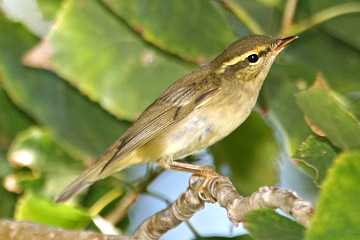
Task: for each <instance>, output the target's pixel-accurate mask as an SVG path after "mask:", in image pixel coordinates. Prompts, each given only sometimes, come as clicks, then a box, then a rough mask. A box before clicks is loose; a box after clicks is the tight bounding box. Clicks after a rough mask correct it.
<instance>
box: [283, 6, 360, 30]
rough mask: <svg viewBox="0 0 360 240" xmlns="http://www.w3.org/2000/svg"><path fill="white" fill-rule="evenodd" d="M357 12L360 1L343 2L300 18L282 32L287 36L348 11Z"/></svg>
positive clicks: (359, 7) (359, 9)
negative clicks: (286, 30)
mask: <svg viewBox="0 0 360 240" xmlns="http://www.w3.org/2000/svg"><path fill="white" fill-rule="evenodd" d="M359 12H360V3H344V4H340V5H336V6H333V7H329V8H327V9H325V10H322V11H320V12H318V13H315V14H314V15H313V16H311V17H309V18H308V19H305V20H302V21H300V22H298V23H297V24H294V25H292V27H291V28H289V30H288V32H287V33H284V34H285V35H288V36H292V35H298V34H300V33H302V32H305V31H306V30H308V29H310V28H312V27H314V26H316V25H319V24H321V23H323V22H326V21H328V20H330V19H333V18H336V17H339V16H342V15H345V14H349V13H359Z"/></svg>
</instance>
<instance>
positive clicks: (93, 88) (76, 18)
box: [48, 0, 195, 120]
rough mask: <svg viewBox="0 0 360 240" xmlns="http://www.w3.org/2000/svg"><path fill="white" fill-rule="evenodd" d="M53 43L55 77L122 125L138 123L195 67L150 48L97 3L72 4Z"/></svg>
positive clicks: (66, 8)
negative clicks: (170, 87) (155, 101)
mask: <svg viewBox="0 0 360 240" xmlns="http://www.w3.org/2000/svg"><path fill="white" fill-rule="evenodd" d="M48 40H49V44H50V48H51V49H52V50H51V51H52V52H53V55H52V57H51V64H52V65H53V68H54V70H55V72H56V73H58V74H59V75H61V76H63V77H64V78H66V79H67V80H70V81H71V83H72V84H73V85H74V86H76V87H77V88H78V89H79V90H80V91H81V92H83V93H84V94H85V95H87V96H89V98H90V99H92V100H93V101H96V102H99V103H100V105H101V106H102V107H103V108H104V109H106V110H108V111H109V112H111V113H112V114H114V115H116V116H117V117H119V118H121V119H127V120H134V119H135V118H136V117H137V116H138V115H139V114H140V113H141V112H142V111H143V110H144V109H145V108H146V107H147V106H148V105H149V104H151V102H152V101H154V100H155V99H156V98H157V97H158V96H159V95H160V94H161V92H162V91H164V90H165V89H166V87H168V86H169V85H170V84H171V83H172V82H174V81H175V80H177V78H179V77H181V76H183V75H185V74H186V73H188V72H190V71H191V70H193V69H194V67H195V66H194V65H190V64H186V63H185V62H184V61H182V60H181V59H179V58H176V57H174V56H170V55H168V54H166V53H164V52H162V51H159V50H158V49H156V48H154V47H153V46H151V45H149V44H147V43H145V42H144V41H143V40H142V39H141V38H140V37H139V36H138V35H137V34H136V33H134V32H133V31H132V30H131V29H129V27H128V26H127V25H126V24H125V23H124V22H122V21H119V19H118V18H116V17H115V16H111V15H110V14H109V11H107V10H106V9H104V7H103V6H102V5H101V4H100V3H98V2H97V1H95V0H91V1H88V0H76V1H75V0H72V1H69V2H68V3H67V4H66V5H65V6H64V8H63V12H62V14H61V16H59V18H58V19H57V27H56V28H54V31H53V32H51V33H50V36H49V38H48Z"/></svg>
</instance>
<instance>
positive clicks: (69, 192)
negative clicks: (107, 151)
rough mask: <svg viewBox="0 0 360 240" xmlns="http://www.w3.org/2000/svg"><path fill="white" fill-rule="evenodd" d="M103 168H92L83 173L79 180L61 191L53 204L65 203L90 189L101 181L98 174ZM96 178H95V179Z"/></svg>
mask: <svg viewBox="0 0 360 240" xmlns="http://www.w3.org/2000/svg"><path fill="white" fill-rule="evenodd" d="M101 169H102V168H101V167H100V166H99V167H95V166H94V168H90V169H88V170H86V171H85V172H83V173H82V174H81V175H80V176H79V177H78V178H77V179H75V180H74V181H73V182H72V183H70V185H69V186H67V187H66V188H65V189H64V190H62V191H61V193H59V194H58V195H57V196H56V197H55V198H54V200H53V203H63V202H66V201H67V200H69V199H70V198H72V197H74V196H76V195H77V194H78V193H80V192H81V191H82V190H84V189H85V188H87V187H89V186H90V185H91V184H93V183H94V182H95V181H97V180H99V178H96V176H97V175H98V172H100V170H101ZM94 177H95V178H94Z"/></svg>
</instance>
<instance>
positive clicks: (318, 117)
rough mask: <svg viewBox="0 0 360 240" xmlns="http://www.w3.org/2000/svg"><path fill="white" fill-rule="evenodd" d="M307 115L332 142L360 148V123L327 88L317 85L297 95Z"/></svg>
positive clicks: (349, 147)
mask: <svg viewBox="0 0 360 240" xmlns="http://www.w3.org/2000/svg"><path fill="white" fill-rule="evenodd" d="M296 100H297V103H298V105H299V107H300V108H301V110H302V111H303V112H304V113H305V115H306V116H307V117H308V118H309V119H310V120H311V122H312V123H314V124H315V125H316V126H317V127H319V128H320V129H321V130H322V131H323V132H324V133H325V134H326V136H327V137H328V138H329V139H330V140H331V142H332V143H333V144H334V145H335V146H337V147H339V148H341V149H343V150H348V149H360V123H359V121H358V120H357V119H356V118H355V117H354V116H353V115H352V114H351V113H350V112H348V111H347V110H346V109H345V108H344V107H343V106H342V105H341V103H340V102H339V101H337V100H336V99H335V98H334V96H333V95H332V94H331V93H330V92H329V91H327V90H325V89H322V88H319V87H315V88H311V89H309V90H307V91H304V92H301V93H299V94H297V95H296Z"/></svg>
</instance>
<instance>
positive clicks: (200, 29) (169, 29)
mask: <svg viewBox="0 0 360 240" xmlns="http://www.w3.org/2000/svg"><path fill="white" fill-rule="evenodd" d="M103 2H104V3H105V4H106V5H107V6H109V7H110V8H111V9H112V10H113V11H114V12H115V13H116V14H118V15H119V16H120V17H122V18H123V19H124V20H125V21H126V22H127V23H129V25H130V26H131V27H132V28H133V29H135V31H137V32H139V33H140V34H141V35H142V36H143V37H144V39H146V40H147V41H149V42H151V43H153V44H154V45H156V46H158V47H159V48H161V49H164V50H166V51H169V52H171V53H174V54H177V55H179V56H181V57H183V58H184V59H188V60H192V61H196V62H204V61H205V60H210V59H211V58H213V57H215V56H217V55H218V54H219V53H220V52H222V51H223V50H224V49H225V48H226V46H227V45H229V44H230V43H231V42H233V41H234V40H235V38H234V35H233V34H232V29H231V27H230V25H228V24H227V22H226V21H225V20H224V17H223V16H222V15H221V14H220V12H219V11H218V10H217V8H216V7H215V4H214V2H213V1H210V0H202V1H192V0H182V1H180V2H179V1H177V0H152V1H142V0H132V1H121V0H106V1H105V0H104V1H103ZM164 23H166V27H164ZM214 33H216V34H214Z"/></svg>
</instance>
